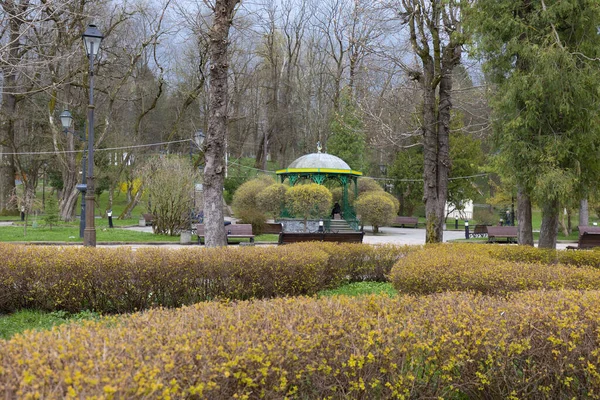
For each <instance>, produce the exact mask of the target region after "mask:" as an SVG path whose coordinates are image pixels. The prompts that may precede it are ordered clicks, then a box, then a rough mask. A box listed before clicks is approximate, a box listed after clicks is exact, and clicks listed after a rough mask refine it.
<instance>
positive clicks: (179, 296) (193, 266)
mask: <svg viewBox="0 0 600 400" xmlns="http://www.w3.org/2000/svg"><path fill="white" fill-rule="evenodd" d="M409 251H410V248H409V247H394V246H377V247H374V246H369V245H362V244H361V245H352V244H345V245H338V244H335V243H323V244H318V243H300V244H296V245H289V246H279V247H253V248H218V249H204V248H191V247H190V248H186V249H182V250H165V249H155V248H143V249H138V250H137V251H133V250H131V249H130V248H117V249H106V248H98V249H97V248H81V247H62V248H57V247H39V246H20V245H10V244H1V245H0V254H2V257H1V261H0V312H11V311H14V310H17V309H22V308H34V309H40V310H48V311H53V310H65V311H69V312H79V311H82V310H91V311H98V312H102V313H112V312H132V311H136V310H142V309H146V308H148V307H152V306H165V307H178V306H181V305H184V304H193V303H195V302H198V301H204V300H210V299H218V298H227V299H249V298H270V297H276V296H296V295H312V294H314V293H316V292H317V291H319V290H321V289H326V288H331V287H335V286H338V285H340V284H341V283H343V282H345V281H355V280H365V279H368V280H384V279H385V275H386V274H388V273H389V271H390V270H391V267H392V266H393V265H394V263H395V262H396V261H397V260H398V259H399V258H400V257H402V256H403V255H404V254H406V253H407V252H409Z"/></svg>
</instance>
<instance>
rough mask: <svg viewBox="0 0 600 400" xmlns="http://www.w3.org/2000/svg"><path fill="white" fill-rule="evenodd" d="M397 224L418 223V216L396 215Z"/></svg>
mask: <svg viewBox="0 0 600 400" xmlns="http://www.w3.org/2000/svg"><path fill="white" fill-rule="evenodd" d="M394 222H395V223H397V224H416V223H417V222H419V218H418V217H396V219H395V220H394Z"/></svg>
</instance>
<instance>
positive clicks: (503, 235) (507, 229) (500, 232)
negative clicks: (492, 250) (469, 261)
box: [487, 226, 517, 243]
mask: <svg viewBox="0 0 600 400" xmlns="http://www.w3.org/2000/svg"><path fill="white" fill-rule="evenodd" d="M487 234H488V243H495V242H496V241H497V240H498V239H506V243H516V242H517V227H516V226H488V227H487Z"/></svg>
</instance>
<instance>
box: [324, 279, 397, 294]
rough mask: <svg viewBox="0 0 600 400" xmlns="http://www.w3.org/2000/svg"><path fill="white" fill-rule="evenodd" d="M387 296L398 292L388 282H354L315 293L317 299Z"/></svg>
mask: <svg viewBox="0 0 600 400" xmlns="http://www.w3.org/2000/svg"><path fill="white" fill-rule="evenodd" d="M370 294H376V295H387V296H395V295H396V294H398V291H397V290H396V289H394V287H393V286H392V284H391V283H389V282H355V283H348V284H346V285H343V286H340V287H339V288H336V289H330V290H322V291H320V292H319V293H317V296H318V297H322V296H325V297H330V296H351V297H354V296H363V295H370Z"/></svg>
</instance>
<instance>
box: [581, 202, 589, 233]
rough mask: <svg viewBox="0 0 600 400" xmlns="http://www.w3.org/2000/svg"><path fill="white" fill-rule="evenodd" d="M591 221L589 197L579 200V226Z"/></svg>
mask: <svg viewBox="0 0 600 400" xmlns="http://www.w3.org/2000/svg"><path fill="white" fill-rule="evenodd" d="M589 223H590V212H589V208H588V199H587V198H584V199H581V200H579V226H587V225H589Z"/></svg>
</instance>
